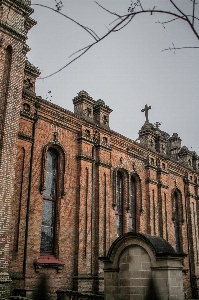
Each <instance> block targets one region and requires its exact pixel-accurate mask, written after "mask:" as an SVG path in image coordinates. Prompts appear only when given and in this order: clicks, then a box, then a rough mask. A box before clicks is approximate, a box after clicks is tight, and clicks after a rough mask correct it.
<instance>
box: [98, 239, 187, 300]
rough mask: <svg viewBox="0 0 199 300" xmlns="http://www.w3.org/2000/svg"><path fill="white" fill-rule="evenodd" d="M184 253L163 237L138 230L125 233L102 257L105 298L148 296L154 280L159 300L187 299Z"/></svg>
mask: <svg viewBox="0 0 199 300" xmlns="http://www.w3.org/2000/svg"><path fill="white" fill-rule="evenodd" d="M183 257H184V254H177V253H176V252H175V250H174V249H173V248H172V247H171V245H170V244H169V243H168V242H167V241H166V240H164V239H163V238H160V237H157V236H150V235H144V234H138V233H127V234H125V235H123V236H122V237H120V238H118V239H117V240H116V241H115V242H114V243H113V245H112V246H111V248H110V250H109V252H108V256H107V257H106V258H102V260H103V262H104V292H105V299H106V300H145V299H146V298H147V296H148V293H150V292H151V291H150V290H149V285H150V284H151V280H152V281H153V284H154V286H156V289H155V290H154V291H153V292H154V293H155V294H158V295H159V296H158V300H168V299H175V300H181V299H183V298H184V293H183V282H182V259H183ZM147 299H149V298H147ZM153 299H155V295H154V298H153Z"/></svg>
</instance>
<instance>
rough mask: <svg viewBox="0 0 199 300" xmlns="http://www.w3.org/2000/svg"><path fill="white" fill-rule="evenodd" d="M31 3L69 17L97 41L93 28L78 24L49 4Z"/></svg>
mask: <svg viewBox="0 0 199 300" xmlns="http://www.w3.org/2000/svg"><path fill="white" fill-rule="evenodd" d="M33 5H34V6H41V7H45V8H47V9H50V10H52V11H54V12H56V13H58V14H60V15H62V16H63V17H65V18H67V19H69V20H70V21H72V22H74V23H75V24H77V25H78V26H80V27H81V28H83V29H84V30H85V31H86V32H87V33H89V34H90V35H91V36H92V37H93V38H94V39H95V40H96V41H97V38H96V36H97V35H96V34H95V35H93V34H92V31H93V30H92V29H91V28H88V27H86V26H84V25H82V24H80V23H79V22H77V21H75V20H74V19H72V18H71V17H69V16H67V15H65V14H63V13H61V12H60V11H58V10H56V9H54V8H52V7H50V6H47V5H43V4H37V3H36V4H31V6H33Z"/></svg>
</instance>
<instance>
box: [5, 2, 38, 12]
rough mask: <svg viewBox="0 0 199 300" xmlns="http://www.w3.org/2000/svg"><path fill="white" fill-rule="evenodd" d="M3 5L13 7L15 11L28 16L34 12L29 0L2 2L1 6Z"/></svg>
mask: <svg viewBox="0 0 199 300" xmlns="http://www.w3.org/2000/svg"><path fill="white" fill-rule="evenodd" d="M2 4H4V5H7V6H9V7H12V8H13V9H15V10H17V11H20V12H22V13H25V14H27V15H31V14H32V13H33V12H34V9H33V8H32V7H30V1H29V0H23V1H22V0H15V1H13V0H0V5H2Z"/></svg>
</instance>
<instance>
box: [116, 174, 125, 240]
mask: <svg viewBox="0 0 199 300" xmlns="http://www.w3.org/2000/svg"><path fill="white" fill-rule="evenodd" d="M116 192H117V199H116V212H115V216H116V230H117V235H118V236H120V235H122V234H123V202H124V199H123V176H122V173H121V172H117V187H116Z"/></svg>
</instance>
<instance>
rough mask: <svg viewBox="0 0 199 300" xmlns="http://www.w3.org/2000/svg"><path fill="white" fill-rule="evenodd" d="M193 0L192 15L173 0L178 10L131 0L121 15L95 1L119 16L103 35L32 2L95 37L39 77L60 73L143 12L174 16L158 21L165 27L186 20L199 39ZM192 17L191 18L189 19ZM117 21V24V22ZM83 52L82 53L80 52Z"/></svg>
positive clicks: (172, 2) (174, 48) (171, 1)
mask: <svg viewBox="0 0 199 300" xmlns="http://www.w3.org/2000/svg"><path fill="white" fill-rule="evenodd" d="M191 1H192V2H193V12H192V15H187V14H185V13H184V12H183V11H182V10H181V9H180V8H179V7H178V6H177V5H176V4H175V2H174V1H173V0H169V2H170V3H171V4H172V6H173V7H174V9H175V10H176V11H177V12H176V11H174V12H172V11H168V10H161V9H157V8H156V7H155V6H154V7H153V9H144V8H143V6H142V4H141V0H137V2H133V1H131V6H130V7H129V9H128V13H127V14H124V15H120V14H117V13H115V12H112V11H110V10H108V9H107V8H105V7H103V6H102V5H101V4H99V3H98V2H96V1H95V3H96V4H97V5H98V6H99V7H100V8H102V9H103V10H105V11H106V12H108V13H109V14H111V15H114V16H116V17H117V18H116V19H115V20H114V21H112V22H111V23H110V24H109V25H112V24H113V23H114V25H113V26H112V27H111V28H110V29H108V28H107V32H106V33H105V34H104V35H102V36H101V37H100V36H99V35H98V34H97V33H96V32H95V31H94V30H92V29H91V28H88V27H86V26H84V25H82V24H80V23H79V22H77V21H76V20H74V19H73V18H71V17H69V16H67V15H65V14H63V13H61V12H60V11H59V10H55V9H53V8H51V7H49V6H46V5H43V4H32V5H37V6H41V7H44V8H47V9H50V10H52V11H54V12H56V13H58V14H60V15H62V16H64V17H65V18H67V19H69V20H71V21H72V22H74V23H75V24H76V25H78V26H80V27H81V28H82V29H84V31H86V32H87V33H88V34H89V35H90V36H91V37H92V38H93V39H94V42H93V43H91V44H89V45H87V46H85V47H83V48H81V49H79V50H77V51H76V52H74V53H72V54H71V55H70V56H69V58H71V57H72V56H74V55H75V54H78V53H79V54H78V55H77V56H76V57H75V58H73V59H72V60H71V61H69V62H68V63H67V64H65V65H64V66H63V67H62V68H60V69H59V70H57V71H55V72H53V73H52V74H50V75H48V76H45V77H40V78H39V79H45V78H48V77H51V76H53V75H55V74H57V73H59V72H60V71H62V70H63V69H64V68H66V67H67V66H69V65H70V64H71V63H73V62H74V61H75V60H77V59H78V58H80V57H81V56H82V55H84V54H85V53H86V52H87V51H88V50H90V49H91V48H92V47H93V46H95V45H96V44H98V43H99V42H101V41H102V40H103V39H105V38H106V37H108V36H109V35H110V34H111V33H115V32H118V31H120V30H122V29H123V28H124V27H126V26H127V25H128V24H129V23H130V22H131V21H132V19H133V18H134V17H135V16H139V15H141V14H150V15H152V14H164V15H168V16H172V17H173V18H172V19H171V20H168V21H164V22H160V21H158V22H156V23H160V24H162V25H163V27H164V28H165V26H164V25H165V24H167V23H171V22H173V21H176V20H182V21H185V22H186V23H188V25H189V26H190V28H191V30H192V32H193V33H194V35H195V36H196V38H197V39H198V40H199V33H198V32H197V31H196V29H195V27H194V20H199V18H197V17H195V5H196V2H195V0H191ZM189 18H191V20H190V19H189ZM115 23H116V24H115ZM198 48H199V47H191V46H190V47H189V46H186V47H177V48H176V47H175V46H174V44H173V47H169V48H167V49H164V50H162V51H168V50H173V51H174V53H175V50H180V49H198ZM80 52H81V53H80Z"/></svg>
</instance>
